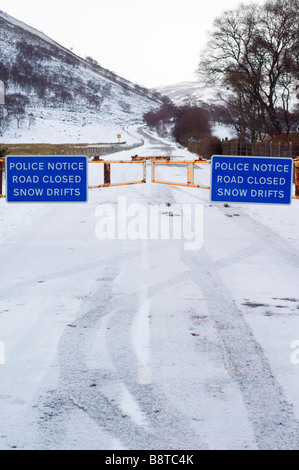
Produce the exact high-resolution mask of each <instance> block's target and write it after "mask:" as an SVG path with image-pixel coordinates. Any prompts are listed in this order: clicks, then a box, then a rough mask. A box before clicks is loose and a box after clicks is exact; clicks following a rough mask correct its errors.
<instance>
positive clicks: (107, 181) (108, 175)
mask: <svg viewBox="0 0 299 470" xmlns="http://www.w3.org/2000/svg"><path fill="white" fill-rule="evenodd" d="M110 178H111V165H110V163H104V184H110V183H111V181H110Z"/></svg>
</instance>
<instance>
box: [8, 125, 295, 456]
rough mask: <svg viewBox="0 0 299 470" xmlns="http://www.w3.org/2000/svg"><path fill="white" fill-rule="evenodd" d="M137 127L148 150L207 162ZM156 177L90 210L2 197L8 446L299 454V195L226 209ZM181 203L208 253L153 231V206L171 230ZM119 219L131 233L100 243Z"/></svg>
mask: <svg viewBox="0 0 299 470" xmlns="http://www.w3.org/2000/svg"><path fill="white" fill-rule="evenodd" d="M129 131H130V135H131V137H132V139H133V140H134V139H135V140H140V139H141V138H143V139H145V145H144V146H143V147H139V148H138V149H136V153H138V155H140V156H142V155H143V156H146V155H165V154H167V155H170V156H172V157H173V158H181V159H190V160H193V159H194V154H190V153H188V152H187V151H186V150H182V149H179V148H178V147H177V145H176V144H175V143H173V142H168V141H167V140H162V139H159V138H158V137H157V136H153V135H150V134H146V133H145V131H144V130H142V129H138V128H137V127H135V129H133V130H132V129H131V130H129ZM131 156H132V151H127V152H120V153H117V154H115V155H114V156H113V155H112V156H109V159H112V158H114V159H115V160H130V158H131ZM110 157H111V158H110ZM132 167H134V168H132ZM135 167H136V168H135ZM133 171H134V172H135V171H137V165H136V166H135V165H127V166H126V168H125V169H124V168H123V167H121V168H118V170H116V171H115V173H114V174H113V177H115V178H119V179H122V180H124V179H125V178H127V179H128V180H130V179H136V175H135V174H134V175H133V174H132V172H133ZM147 171H148V176H147V183H146V184H140V185H131V186H119V187H111V188H104V189H94V190H90V191H89V200H88V203H84V204H7V203H6V201H5V200H4V199H2V200H0V220H1V244H0V253H1V255H0V256H1V267H2V274H3V276H2V284H1V287H0V296H1V306H0V449H50V450H54V449H58V450H62V449H104V450H112V449H113V450H120V449H128V450H131V449H134V450H142V449H149V450H155V449H164V450H167V449H168V450H180V449H185V450H186V449H189V450H196V449H242V450H245V449H298V448H299V395H298V392H297V390H298V382H299V292H298V281H299V263H298V261H299V238H298V234H299V201H297V200H294V201H293V203H292V205H291V206H281V207H280V206H266V205H240V204H239V205H238V204H230V205H229V206H228V207H226V206H225V205H224V204H222V203H220V204H216V203H211V202H210V200H209V191H208V190H204V189H197V188H185V187H179V186H168V185H167V186H166V185H159V184H152V183H150V164H148V168H147ZM159 171H161V172H162V177H165V179H167V177H168V175H167V172H168V171H169V170H167V169H166V168H163V169H161V170H159ZM171 171H172V174H171V175H172V176H174V177H176V178H178V179H180V178H182V180H183V179H184V174H185V172H186V169H185V168H182V167H181V166H179V165H178V166H176V167H175V170H173V169H172V170H171ZM97 172H99V165H89V177H90V180H92V181H93V182H96V181H98V178H100V176H99V174H98V173H97ZM163 172H165V173H163ZM196 179H197V181H200V183H202V184H203V185H209V183H210V166H209V165H208V164H199V165H198V167H197V168H196ZM183 205H184V207H185V208H186V207H187V208H189V210H190V211H191V212H190V213H189V216H190V217H189V220H188V221H187V222H188V223H187V222H186V220H187V219H186V220H183V223H186V224H187V225H190V230H189V235H190V234H191V235H192V233H193V235H194V237H195V232H192V228H193V229H194V227H196V228H197V230H198V231H199V232H201V234H202V235H203V244H201V243H200V241H201V239H200V237H199V238H198V240H197V242H198V246H197V247H196V249H186V247H188V246H190V245H188V243H190V242H191V243H192V241H195V240H192V239H191V238H190V236H189V239H187V235H188V234H186V233H185V234H184V236H182V237H181V238H177V239H176V238H174V237H171V236H170V237H169V239H167V238H166V237H165V239H163V237H162V236H158V237H153V236H152V237H151V236H150V235H153V232H155V231H154V230H153V224H154V223H155V222H153V220H152V219H151V217H152V211H151V209H152V208H157V207H158V208H159V211H160V213H161V217H164V220H168V222H169V223H170V225H171V224H174V223H175V221H177V220H178V219H180V218H183V216H185V215H186V214H185V213H184V212H183V211H182V208H183ZM195 208H197V209H198V212H197V213H195V212H192V211H193V210H195ZM201 209H202V210H203V212H202V211H201ZM136 210H139V211H140V213H141V212H142V217H143V218H142V221H143V222H144V221H145V223H146V222H148V225H147V227H148V229H149V236H145V237H143V239H138V238H137V239H134V230H135V233H138V230H140V226H139V227H137V226H136V225H135V227H134V226H133V225H134V224H133V223H132V220H133V222H134V217H133V218H132V215H134V211H135V213H136ZM180 210H181V211H180ZM105 211H106V212H105ZM190 214H191V215H190ZM108 215H109V217H108ZM187 215H188V214H187ZM105 217H106V219H105ZM112 219H113V220H114V222H115V223H116V225H117V227H118V229H119V226H120V224H121V223H125V224H127V225H126V226H125V228H127V229H128V230H127V232H124V231H121V230H120V231H119V232H118V231H117V230H115V232H114V233H115V237H114V238H113V236H110V237H108V238H107V239H101V233H102V231H103V227H104V225H105V224H104V222H106V228H107V227H109V230H110V229H111V232H109V233H110V235H111V233H113V224H111V225H110V222H111V220H112ZM124 221H125V222H124ZM122 229H124V227H122ZM150 229H152V230H153V232H150ZM107 230H108V228H107ZM155 233H156V232H155ZM124 234H125V235H126V236H124ZM120 235H122V236H120Z"/></svg>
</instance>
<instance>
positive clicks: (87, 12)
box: [0, 0, 264, 88]
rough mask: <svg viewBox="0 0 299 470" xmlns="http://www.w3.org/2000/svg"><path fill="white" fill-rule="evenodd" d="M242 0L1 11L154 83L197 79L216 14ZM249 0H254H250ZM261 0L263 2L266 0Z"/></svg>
mask: <svg viewBox="0 0 299 470" xmlns="http://www.w3.org/2000/svg"><path fill="white" fill-rule="evenodd" d="M239 3H240V1H239V0H80V1H79V0H51V1H48V0H46V1H40V0H26V1H24V0H0V10H2V11H5V12H6V13H8V14H10V15H11V16H14V17H15V18H17V19H19V20H21V21H23V22H24V23H27V24H29V25H30V26H33V27H34V28H37V29H38V30H40V31H43V32H44V33H45V34H47V35H48V36H50V37H51V38H52V39H54V40H55V41H56V42H58V43H59V44H61V45H63V46H65V47H67V48H69V49H70V48H72V49H73V51H74V52H75V53H76V54H78V55H80V56H81V57H86V56H91V57H93V58H94V59H96V60H97V61H98V62H99V63H100V65H102V66H103V67H105V68H107V69H109V70H112V71H113V72H115V73H116V74H117V75H120V76H122V77H124V78H127V79H128V80H131V81H132V82H133V83H138V84H139V85H142V86H145V87H148V88H151V87H156V86H163V85H169V84H173V83H178V82H181V81H189V80H196V78H197V77H196V74H195V71H196V68H197V64H198V61H199V56H200V51H201V50H202V49H203V47H204V46H205V44H206V42H207V33H208V31H210V30H211V27H212V23H213V19H214V18H215V17H218V16H220V15H221V12H223V11H225V10H230V9H234V8H236V7H237V6H238V5H239ZM244 3H251V2H250V0H245V1H244ZM255 3H258V4H263V3H264V0H256V1H255Z"/></svg>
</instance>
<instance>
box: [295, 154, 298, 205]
mask: <svg viewBox="0 0 299 470" xmlns="http://www.w3.org/2000/svg"><path fill="white" fill-rule="evenodd" d="M294 170H295V196H299V157H297V158H296V160H295V162H294Z"/></svg>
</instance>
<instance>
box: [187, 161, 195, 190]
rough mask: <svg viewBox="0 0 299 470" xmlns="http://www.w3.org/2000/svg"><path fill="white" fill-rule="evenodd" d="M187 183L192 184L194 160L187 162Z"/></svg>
mask: <svg viewBox="0 0 299 470" xmlns="http://www.w3.org/2000/svg"><path fill="white" fill-rule="evenodd" d="M187 184H191V185H192V186H193V185H194V162H192V163H187Z"/></svg>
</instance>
